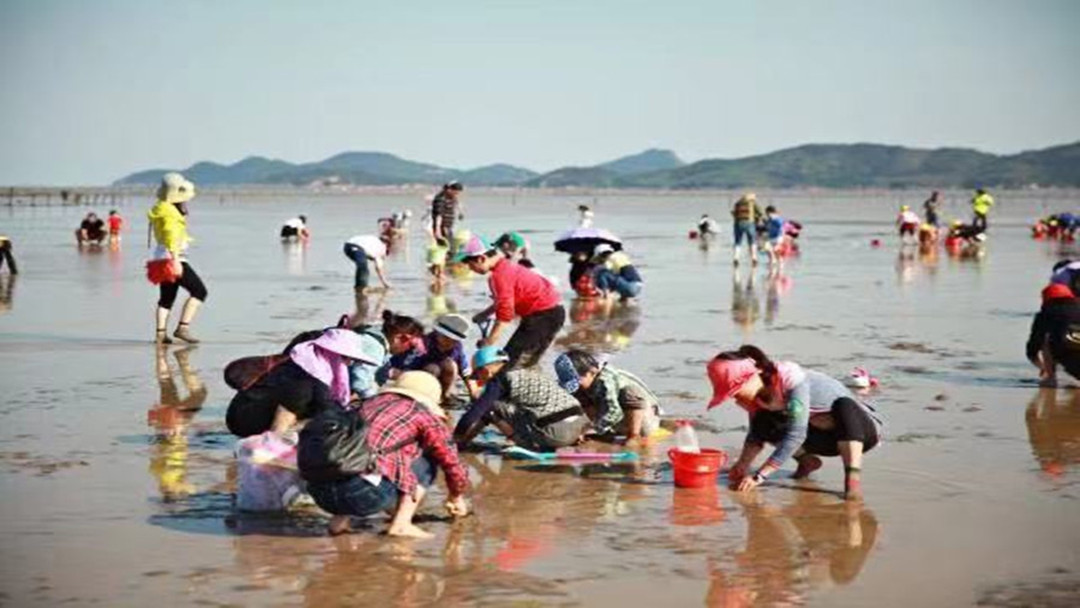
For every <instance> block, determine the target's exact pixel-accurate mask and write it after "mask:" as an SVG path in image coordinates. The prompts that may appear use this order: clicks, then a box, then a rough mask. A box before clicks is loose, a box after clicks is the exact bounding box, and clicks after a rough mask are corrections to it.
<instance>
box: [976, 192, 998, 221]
mask: <svg viewBox="0 0 1080 608" xmlns="http://www.w3.org/2000/svg"><path fill="white" fill-rule="evenodd" d="M993 206H994V197H992V196H990V195H989V194H987V193H985V192H983V193H982V194H976V195H975V197H974V198H972V199H971V208H972V209H974V210H975V213H978V214H979V215H986V214H987V212H989V211H990V207H993Z"/></svg>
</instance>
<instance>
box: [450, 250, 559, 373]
mask: <svg viewBox="0 0 1080 608" xmlns="http://www.w3.org/2000/svg"><path fill="white" fill-rule="evenodd" d="M457 259H458V260H460V261H463V262H465V264H466V265H467V266H468V267H469V269H470V270H472V271H473V272H475V273H477V274H490V275H491V276H490V277H489V278H488V286H489V287H490V289H491V297H492V299H493V300H495V303H494V304H492V305H491V306H489V307H488V308H486V309H484V310H482V311H481V312H479V313H477V314H476V315H475V316H474V317H473V321H475V322H477V323H480V322H482V321H484V320H486V319H488V318H489V317H491V316H492V315H494V316H495V325H493V326H492V328H491V331H490V332H488V335H487V337H486V338H484V339H483V340H481V341H480V342H479V343H478V344H477V345H478V346H480V347H484V346H494V345H495V344H496V343H497V342H498V339H499V335H500V334H502V332H503V330H504V329H505V328H506V326H507V325H509V324H510V322H511V321H513V320H514V318H515V317H520V318H521V322H520V323H519V324H518V327H517V330H515V331H514V334H513V335H512V336H510V340H509V341H508V342H507V343H506V346H504V347H503V351H504V352H505V353H506V354H507V355H509V357H510V362H509V365H508V367H510V368H515V367H532V366H533V365H536V364H537V363H538V362H539V361H540V357H541V356H543V354H544V352H545V351H546V350H547V349H548V347H549V346H551V343H552V342H554V341H555V336H556V335H557V334H558V333H559V330H561V329H562V327H563V324H564V323H566V309H564V308H563V306H562V296H561V295H560V294H559V290H558V289H556V288H555V286H554V285H553V284H552V283H551V281H549V280H547V279H546V278H544V277H543V276H541V275H540V274H538V273H537V272H535V271H533V270H531V269H529V268H526V267H524V266H522V265H520V264H518V263H516V262H512V261H510V260H508V259H506V256H504V255H502V254H501V253H500V252H499V251H498V250H497V249H496V248H495V247H494V246H492V245H490V244H489V243H487V242H486V241H484V239H482V238H480V237H479V236H475V235H474V236H473V237H472V238H471V239H469V242H468V243H466V244H465V246H464V247H463V248H462V251H461V253H459V254H458V256H457Z"/></svg>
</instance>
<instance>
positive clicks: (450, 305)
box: [425, 282, 457, 319]
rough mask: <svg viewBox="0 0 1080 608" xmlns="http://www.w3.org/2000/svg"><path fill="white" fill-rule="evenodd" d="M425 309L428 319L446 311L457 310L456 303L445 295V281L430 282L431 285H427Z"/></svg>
mask: <svg viewBox="0 0 1080 608" xmlns="http://www.w3.org/2000/svg"><path fill="white" fill-rule="evenodd" d="M425 310H426V311H427V316H428V318H429V319H434V318H436V317H438V316H440V315H445V314H447V313H452V312H457V304H456V303H454V301H453V300H452V299H450V298H448V297H447V296H446V283H445V282H432V283H431V285H429V286H428V295H427V300H426V308H425Z"/></svg>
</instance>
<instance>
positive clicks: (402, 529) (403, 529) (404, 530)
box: [386, 524, 435, 540]
mask: <svg viewBox="0 0 1080 608" xmlns="http://www.w3.org/2000/svg"><path fill="white" fill-rule="evenodd" d="M386 535H387V536H397V537H400V538H416V539H420V540H428V539H431V538H435V535H434V534H432V533H431V532H427V531H425V530H422V529H420V528H419V527H417V526H416V525H414V524H404V525H401V526H397V527H391V528H390V529H389V530H387V531H386Z"/></svg>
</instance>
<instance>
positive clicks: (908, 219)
mask: <svg viewBox="0 0 1080 608" xmlns="http://www.w3.org/2000/svg"><path fill="white" fill-rule="evenodd" d="M896 227H897V230H899V232H900V242H901V243H903V244H905V245H906V244H907V243H908V242H915V241H916V236H915V233H916V232H917V231H918V230H919V216H918V215H916V213H915V212H914V211H912V210H911V207H908V206H907V205H900V214H899V215H897V216H896Z"/></svg>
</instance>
